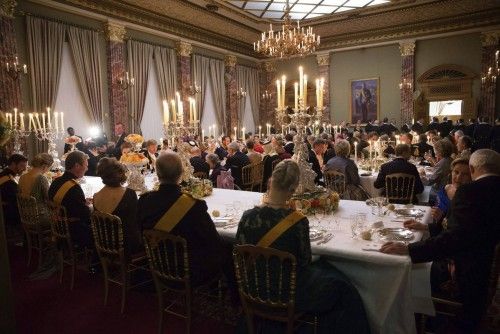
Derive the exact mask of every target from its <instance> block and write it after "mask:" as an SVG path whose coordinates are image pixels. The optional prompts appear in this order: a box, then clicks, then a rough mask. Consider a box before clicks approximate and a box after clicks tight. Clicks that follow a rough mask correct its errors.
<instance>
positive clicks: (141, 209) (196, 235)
mask: <svg viewBox="0 0 500 334" xmlns="http://www.w3.org/2000/svg"><path fill="white" fill-rule="evenodd" d="M180 195H181V188H180V187H179V186H177V185H170V184H168V185H167V184H162V185H160V188H159V189H158V190H157V191H152V192H148V193H145V194H143V195H142V196H141V198H139V202H138V209H137V212H138V220H139V226H141V227H142V230H148V229H153V228H154V226H155V225H156V223H157V222H158V220H160V218H161V217H162V216H163V215H164V214H165V212H167V210H168V209H169V208H170V207H171V206H172V205H173V204H174V203H175V201H177V199H178V198H179V197H180ZM171 232H172V233H173V234H175V235H178V236H181V237H183V238H184V239H186V241H187V247H188V252H189V266H190V269H191V280H192V283H193V284H195V285H196V284H197V283H200V282H203V281H206V280H207V279H210V278H211V277H213V276H214V275H216V274H217V273H219V272H220V271H221V266H222V263H223V261H222V259H223V257H224V253H223V246H222V240H221V238H220V237H219V234H218V233H217V230H216V229H215V225H214V223H213V221H212V219H211V218H210V215H209V214H208V212H207V203H206V202H205V201H203V200H196V203H195V205H194V206H193V207H192V208H191V209H190V210H189V211H188V213H187V214H186V215H185V216H184V218H182V219H181V221H180V222H179V223H178V224H177V225H176V226H175V227H174V229H173V230H172V231H171Z"/></svg>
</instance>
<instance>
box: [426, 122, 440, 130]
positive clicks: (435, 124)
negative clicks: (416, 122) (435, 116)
mask: <svg viewBox="0 0 500 334" xmlns="http://www.w3.org/2000/svg"><path fill="white" fill-rule="evenodd" d="M429 130H436V131H439V123H438V122H430V123H429V125H428V126H427V131H429Z"/></svg>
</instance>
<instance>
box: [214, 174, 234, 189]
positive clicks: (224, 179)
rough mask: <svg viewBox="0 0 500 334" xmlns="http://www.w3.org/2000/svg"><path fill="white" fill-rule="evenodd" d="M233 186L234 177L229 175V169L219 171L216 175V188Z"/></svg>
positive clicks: (232, 187)
mask: <svg viewBox="0 0 500 334" xmlns="http://www.w3.org/2000/svg"><path fill="white" fill-rule="evenodd" d="M234 186H235V184H234V177H233V176H232V175H231V171H230V170H228V171H221V172H220V175H219V176H217V188H221V189H234Z"/></svg>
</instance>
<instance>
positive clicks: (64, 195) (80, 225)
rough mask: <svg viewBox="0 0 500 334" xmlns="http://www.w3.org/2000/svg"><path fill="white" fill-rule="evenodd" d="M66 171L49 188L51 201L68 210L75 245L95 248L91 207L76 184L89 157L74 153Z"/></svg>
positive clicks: (86, 166) (67, 160) (79, 152)
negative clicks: (91, 223) (91, 224)
mask: <svg viewBox="0 0 500 334" xmlns="http://www.w3.org/2000/svg"><path fill="white" fill-rule="evenodd" d="M64 167H65V169H66V171H65V172H64V174H63V175H61V176H60V177H58V178H57V179H55V180H54V181H52V184H51V185H50V187H49V200H51V201H53V202H55V203H56V204H59V205H62V206H64V207H65V208H66V213H67V216H68V219H69V221H70V222H71V223H70V224H69V232H70V234H71V237H72V238H73V243H75V244H77V245H79V246H81V247H88V248H93V241H92V234H91V231H90V207H89V202H87V200H86V199H85V195H84V193H83V190H82V188H81V187H80V185H79V184H78V182H76V180H77V179H80V178H82V177H83V176H84V175H85V172H86V171H87V168H88V156H87V155H86V154H85V153H83V152H81V151H73V152H71V153H70V154H68V156H67V157H66V161H65V162H64Z"/></svg>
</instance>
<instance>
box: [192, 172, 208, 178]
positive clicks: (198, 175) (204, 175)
mask: <svg viewBox="0 0 500 334" xmlns="http://www.w3.org/2000/svg"><path fill="white" fill-rule="evenodd" d="M193 176H194V177H197V178H199V179H202V180H204V179H208V174H207V173H205V172H201V171H200V172H195V173H193Z"/></svg>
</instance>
